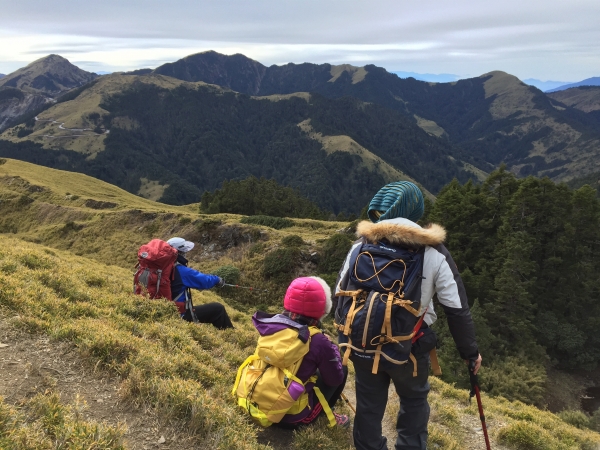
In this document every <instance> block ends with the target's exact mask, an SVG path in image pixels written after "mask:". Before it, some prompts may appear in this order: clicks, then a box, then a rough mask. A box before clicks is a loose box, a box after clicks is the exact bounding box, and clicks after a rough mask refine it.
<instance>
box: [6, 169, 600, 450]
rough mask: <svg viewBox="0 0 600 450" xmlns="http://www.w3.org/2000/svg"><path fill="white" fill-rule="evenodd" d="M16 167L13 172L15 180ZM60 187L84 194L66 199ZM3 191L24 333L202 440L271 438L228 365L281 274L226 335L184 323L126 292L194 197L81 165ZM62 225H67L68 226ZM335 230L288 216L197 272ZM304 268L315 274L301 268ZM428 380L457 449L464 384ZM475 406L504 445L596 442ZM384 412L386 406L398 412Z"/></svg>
mask: <svg viewBox="0 0 600 450" xmlns="http://www.w3.org/2000/svg"><path fill="white" fill-rule="evenodd" d="M17 174H18V175H19V176H21V178H20V179H19V178H15V176H16V175H17ZM63 182H64V183H65V184H66V185H62V183H63ZM36 186H41V187H43V188H44V189H42V190H40V189H39V188H37V187H36ZM59 186H60V187H59ZM67 192H69V193H70V194H71V195H80V196H81V197H80V198H78V199H73V197H71V199H67V198H65V197H66V193H67ZM85 196H90V197H91V198H94V199H97V200H101V201H112V202H115V203H117V204H118V205H117V206H116V207H115V208H113V209H108V210H93V209H90V208H88V207H85V206H84V204H83V202H84V200H85V199H84V197H85ZM23 198H28V199H30V200H32V201H30V200H27V201H24V200H22V199H23ZM0 199H2V202H1V203H0V208H1V209H2V210H1V213H2V220H3V222H2V223H3V225H5V224H6V221H7V220H9V221H10V220H12V221H14V223H15V224H16V225H17V226H18V227H22V230H19V229H17V230H16V231H17V233H14V234H2V235H0V248H2V250H1V251H0V305H1V307H2V311H3V315H4V316H5V317H6V316H8V317H11V318H12V319H11V320H12V321H13V323H14V324H15V325H17V326H21V327H24V328H26V329H28V330H29V331H31V332H42V333H47V334H48V335H50V336H51V337H52V338H54V339H61V340H67V341H70V342H73V343H75V344H76V345H77V346H78V347H79V349H80V351H81V354H82V357H85V358H88V359H90V360H91V362H92V363H93V364H96V363H98V364H99V365H101V366H103V367H104V368H105V369H106V370H110V371H112V372H113V373H117V374H119V375H120V376H121V377H122V378H123V380H124V381H123V383H124V386H125V391H126V392H127V395H128V396H129V397H130V398H131V399H133V400H134V401H138V402H143V403H146V404H148V405H152V406H155V407H157V408H159V409H161V411H162V413H163V415H164V417H165V418H169V419H174V420H183V421H184V422H186V423H187V424H188V426H189V427H190V428H191V429H192V430H194V431H195V433H197V436H198V440H199V443H201V444H202V445H210V446H211V448H231V449H234V448H236V449H237V448H267V447H264V446H262V445H261V444H259V443H258V441H256V436H257V433H259V430H258V429H256V428H255V427H253V426H252V425H250V424H248V423H247V422H246V420H245V419H244V418H243V417H242V416H241V415H240V414H239V413H238V412H236V411H235V408H234V407H233V402H232V399H231V397H230V396H229V388H230V386H231V384H232V382H233V377H234V374H235V370H236V367H237V366H238V365H239V364H240V363H241V361H242V360H243V359H244V358H245V357H246V356H247V355H249V354H250V353H251V352H252V350H253V346H254V344H255V340H256V333H255V331H254V330H253V328H252V326H251V323H250V313H251V312H252V311H253V310H254V309H255V308H256V306H257V305H260V306H261V307H262V308H267V309H269V310H271V311H277V310H278V307H279V306H278V302H277V298H280V295H281V290H282V289H283V288H282V287H281V285H282V282H277V281H276V280H271V281H265V283H267V285H266V286H262V287H269V288H271V290H272V293H271V294H269V297H270V298H269V299H265V298H262V296H261V295H260V294H252V295H251V294H249V293H247V292H243V293H241V294H240V295H238V296H237V297H233V300H234V301H233V302H231V305H235V308H234V307H233V306H227V308H228V311H229V313H230V315H231V317H232V319H233V321H234V323H235V326H236V330H235V331H231V330H229V331H219V330H215V329H214V328H212V327H211V326H208V325H199V326H198V325H193V324H188V323H185V322H183V321H181V320H180V319H178V317H177V315H176V314H175V312H174V309H173V308H172V307H171V305H169V304H166V303H161V302H153V301H148V300H144V299H141V298H139V297H135V296H133V295H131V294H130V283H131V270H129V269H127V267H130V265H131V262H132V261H133V260H134V259H135V251H136V249H137V246H138V245H139V244H140V243H142V242H145V241H147V240H148V239H150V238H151V237H156V236H161V237H167V236H169V235H172V234H180V235H183V236H186V237H187V236H190V235H193V234H194V233H198V230H203V232H204V233H206V232H208V231H209V230H210V227H206V226H205V225H206V224H207V223H209V222H207V218H206V217H205V218H202V216H198V215H197V214H194V213H193V211H194V209H195V208H194V207H172V206H167V205H161V204H158V203H154V202H150V201H147V200H143V199H140V198H138V197H136V196H134V195H131V194H128V193H126V192H125V191H122V190H120V189H117V188H115V187H113V186H110V185H107V184H106V183H102V182H99V181H97V180H94V179H93V178H90V177H87V176H84V175H79V174H71V173H66V172H61V171H56V170H51V169H46V168H42V167H38V166H35V165H32V164H27V163H22V162H18V161H10V160H9V161H7V162H6V163H5V164H3V165H0ZM136 211H137V212H136ZM133 212H136V213H135V214H132V213H133ZM144 215H147V216H144ZM144 217H146V218H144ZM182 219H188V220H189V221H188V220H182ZM215 219H216V220H220V221H222V223H223V225H221V226H220V227H218V228H217V229H218V230H220V231H219V233H223V232H224V231H226V230H227V229H229V228H227V227H236V226H239V219H240V216H235V215H219V216H213V217H211V220H215ZM69 221H72V222H73V225H72V226H70V227H69V226H67V223H68V222H69ZM194 222H196V223H195V224H194ZM155 223H156V224H158V225H156V226H155V225H153V224H155ZM140 224H142V226H141V228H142V230H141V231H140ZM144 224H145V225H144ZM78 225H83V228H81V229H78V227H77V226H78ZM341 226H342V224H340V223H331V222H323V223H321V222H318V221H311V220H295V226H294V227H292V228H288V229H284V230H270V229H269V230H265V229H264V228H263V229H262V234H261V236H262V237H261V240H260V242H259V245H260V246H261V247H260V251H258V252H256V251H253V248H254V247H253V245H254V244H250V243H248V245H240V246H234V247H233V248H232V249H229V250H228V252H223V253H221V254H218V255H217V257H216V258H215V259H212V260H210V259H206V254H204V258H203V259H202V262H203V267H202V268H203V269H205V270H206V271H209V270H210V269H212V268H215V267H218V266H220V265H223V264H235V265H236V266H237V267H238V268H240V270H241V271H242V280H243V281H255V280H259V279H261V277H260V271H261V269H260V267H261V264H262V261H263V258H264V254H265V253H267V252H268V250H269V249H271V248H277V247H278V246H279V245H280V241H281V239H282V238H283V237H285V236H288V235H290V234H297V235H300V236H301V237H302V239H303V240H304V241H305V242H306V244H305V245H306V249H305V250H304V251H305V252H306V253H310V252H312V250H313V249H314V248H315V245H316V244H317V243H318V242H319V241H320V240H322V239H324V238H326V237H328V236H330V235H332V234H334V233H335V231H336V230H337V229H339V228H341ZM65 228H66V230H65ZM99 236H101V237H102V241H99ZM196 236H198V234H196ZM211 236H214V235H211ZM20 237H23V238H25V239H27V240H29V241H35V242H37V243H31V242H30V243H27V242H25V241H23V240H21V239H20ZM41 244H44V245H46V246H51V247H53V248H54V249H50V248H48V247H46V246H44V245H41ZM57 249H64V250H57ZM67 249H68V251H65V250H67ZM73 253H81V254H84V255H86V256H88V257H89V258H93V259H88V258H84V257H81V256H75V255H74V254H73ZM217 253H218V252H217ZM107 264H117V265H119V266H121V267H117V266H114V265H112V266H111V265H107ZM299 270H300V271H301V270H310V266H307V268H305V269H299ZM300 273H301V272H300ZM306 274H309V273H306ZM284 287H285V286H284ZM218 294H224V292H213V291H207V292H202V293H199V294H198V295H196V297H195V298H196V302H197V303H203V302H209V301H221V302H222V301H224V298H225V297H221V296H219V295H218ZM227 299H228V300H227V302H229V301H230V299H232V297H231V296H227ZM268 304H271V305H273V306H271V307H268V306H267V305H268ZM432 387H433V392H432V395H431V403H432V411H433V413H432V424H431V435H430V444H438V445H440V448H448V449H450V448H456V449H458V448H464V446H461V445H463V443H464V439H465V437H468V431H467V435H465V429H464V423H465V422H467V423H473V422H475V423H476V422H477V411H476V409H475V406H474V405H472V406H468V404H467V401H466V398H467V393H466V391H461V390H457V389H455V388H453V387H452V386H449V385H447V384H445V383H443V382H441V381H439V380H432ZM350 389H351V388H350ZM484 402H485V406H486V412H487V414H488V416H489V418H490V422H491V423H494V424H498V426H497V427H494V428H492V430H491V431H492V435H493V439H494V440H496V441H497V443H501V444H503V445H505V446H508V447H510V448H516V449H518V448H532V449H549V450H550V449H571V448H585V449H593V448H594V446H593V445H592V442H596V443H598V445H600V437H599V436H598V435H597V434H594V433H591V432H589V431H581V430H578V429H575V428H573V427H571V426H569V425H567V424H566V423H564V422H563V421H561V420H560V419H559V418H558V417H557V416H555V415H553V414H551V413H549V412H543V411H540V410H538V409H536V408H533V407H530V406H526V405H523V404H521V403H519V402H514V403H511V402H508V401H506V400H504V399H491V398H488V397H486V396H484ZM396 410H397V407H396ZM390 413H391V414H392V415H393V414H394V413H395V411H394V408H391V410H390ZM461 424H462V425H461ZM267 436H268V435H267ZM349 439H350V437H349V434H348V433H347V432H345V431H343V430H335V432H334V433H333V434H332V433H331V432H330V431H329V430H328V429H327V428H326V427H325V425H324V424H320V425H319V426H317V427H315V428H309V429H307V430H305V431H303V432H301V433H297V434H296V435H295V438H294V444H293V445H294V448H296V449H304V448H314V447H315V445H316V444H314V443H315V442H319V443H321V444H324V445H325V446H326V447H327V448H332V449H342V448H348V446H349ZM267 440H268V439H267ZM263 441H264V439H263ZM264 442H266V441H264ZM275 448H277V447H275Z"/></svg>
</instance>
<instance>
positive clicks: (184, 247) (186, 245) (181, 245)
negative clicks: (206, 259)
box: [167, 237, 194, 253]
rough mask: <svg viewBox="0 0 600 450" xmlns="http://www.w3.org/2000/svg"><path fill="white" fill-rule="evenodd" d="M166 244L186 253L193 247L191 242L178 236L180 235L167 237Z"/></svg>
mask: <svg viewBox="0 0 600 450" xmlns="http://www.w3.org/2000/svg"><path fill="white" fill-rule="evenodd" d="M167 244H169V245H170V246H171V247H173V248H175V249H177V251H180V252H183V253H187V252H189V251H190V250H191V249H193V248H194V243H193V242H190V241H186V240H185V239H183V238H180V237H174V238H171V239H169V240H168V241H167Z"/></svg>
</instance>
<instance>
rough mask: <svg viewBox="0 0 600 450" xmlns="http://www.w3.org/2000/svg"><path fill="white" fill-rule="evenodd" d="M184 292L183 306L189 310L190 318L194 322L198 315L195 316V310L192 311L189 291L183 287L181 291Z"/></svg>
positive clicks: (192, 306) (196, 321)
mask: <svg viewBox="0 0 600 450" xmlns="http://www.w3.org/2000/svg"><path fill="white" fill-rule="evenodd" d="M183 292H184V293H185V308H186V309H187V310H188V311H189V312H190V315H191V316H192V320H193V321H194V322H195V323H198V322H199V320H198V317H196V311H194V304H193V303H192V296H191V295H189V292H188V290H187V289H184V291H183Z"/></svg>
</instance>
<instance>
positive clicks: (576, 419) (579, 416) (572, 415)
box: [557, 409, 590, 429]
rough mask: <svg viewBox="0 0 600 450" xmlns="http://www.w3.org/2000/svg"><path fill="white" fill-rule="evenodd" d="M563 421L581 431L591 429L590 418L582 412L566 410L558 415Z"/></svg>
mask: <svg viewBox="0 0 600 450" xmlns="http://www.w3.org/2000/svg"><path fill="white" fill-rule="evenodd" d="M557 416H558V417H560V418H561V420H563V421H565V422H567V423H568V424H569V425H573V426H574V427H577V428H579V429H584V428H590V418H589V417H588V416H586V415H585V413H584V412H582V411H577V410H572V409H565V410H564V411H561V412H559V413H558V414H557Z"/></svg>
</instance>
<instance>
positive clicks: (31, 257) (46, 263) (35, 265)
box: [21, 253, 52, 269]
mask: <svg viewBox="0 0 600 450" xmlns="http://www.w3.org/2000/svg"><path fill="white" fill-rule="evenodd" d="M21 264H23V265H24V266H25V267H27V268H28V269H49V268H50V267H51V266H52V264H51V262H50V260H48V259H46V258H43V257H40V256H38V255H35V254H32V253H30V254H25V255H23V256H21Z"/></svg>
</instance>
